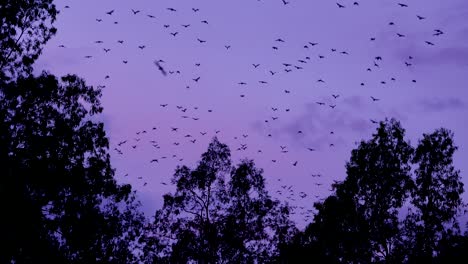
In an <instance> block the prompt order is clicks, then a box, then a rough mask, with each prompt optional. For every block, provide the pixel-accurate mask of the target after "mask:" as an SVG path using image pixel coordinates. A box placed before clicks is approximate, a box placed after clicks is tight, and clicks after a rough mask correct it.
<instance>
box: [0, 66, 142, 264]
mask: <svg viewBox="0 0 468 264" xmlns="http://www.w3.org/2000/svg"><path fill="white" fill-rule="evenodd" d="M100 95H101V91H100V90H97V89H93V88H92V87H90V86H87V85H86V84H85V82H84V81H83V80H81V79H80V78H78V77H76V76H73V75H69V76H65V77H63V78H61V80H57V79H56V78H55V77H54V76H52V75H49V74H47V73H43V74H42V75H41V76H39V77H27V78H23V77H20V78H19V79H18V80H17V81H15V82H10V83H9V84H8V85H5V86H4V87H2V90H1V92H0V102H1V103H0V120H1V122H0V162H1V165H2V166H1V171H0V173H1V175H0V203H1V206H0V207H1V208H2V211H3V213H2V217H1V218H0V230H1V231H0V233H1V234H2V236H1V237H0V239H1V240H2V243H1V244H2V245H4V246H3V248H2V250H1V252H2V253H1V254H0V263H9V262H11V261H15V263H96V262H99V263H128V262H131V261H133V254H132V252H131V250H132V242H133V241H135V240H136V237H137V236H139V225H141V223H142V221H143V219H142V216H141V215H140V214H139V213H138V211H136V208H137V207H138V204H137V203H136V202H135V200H134V196H133V193H132V192H131V187H130V186H129V185H118V184H117V183H116V182H115V180H114V178H113V176H114V171H113V169H112V168H111V165H110V159H109V154H108V140H107V137H106V134H105V131H104V127H103V124H102V123H99V122H96V121H93V118H94V117H95V116H96V115H97V114H99V113H100V112H101V111H102V107H101V105H100V101H99V98H100Z"/></svg>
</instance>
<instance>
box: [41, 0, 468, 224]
mask: <svg viewBox="0 0 468 264" xmlns="http://www.w3.org/2000/svg"><path fill="white" fill-rule="evenodd" d="M357 2H358V4H357V5H356V4H353V3H354V1H351V0H340V1H339V4H340V5H343V6H344V7H343V8H340V7H339V6H338V4H337V3H336V2H335V1H328V0H288V4H286V5H285V4H284V3H283V1H282V0H261V1H257V0H230V1H228V0H158V1H155V0H99V1H96V0H60V1H56V4H57V6H58V8H59V9H60V10H61V11H60V14H59V16H58V20H57V22H56V27H57V28H58V33H57V35H56V36H55V37H54V38H53V39H52V40H51V41H49V43H48V44H47V46H46V47H45V49H44V52H43V54H42V56H41V57H40V59H39V60H38V61H37V63H36V69H40V70H47V71H50V72H52V73H54V74H58V75H64V74H68V73H73V74H77V75H79V76H80V77H83V78H84V79H85V80H86V81H87V83H88V84H90V85H93V86H98V85H105V88H104V89H103V98H102V101H103V105H104V114H103V115H102V116H101V118H102V121H103V122H104V123H105V126H106V130H107V133H108V136H109V137H110V140H111V146H110V148H111V154H112V162H113V165H114V166H115V168H116V177H117V179H118V180H119V181H121V182H122V183H131V184H132V185H133V187H134V188H135V189H136V190H137V192H138V196H139V198H140V200H141V201H142V203H143V208H144V211H145V212H146V213H148V215H152V214H153V213H154V211H155V210H156V209H158V208H160V207H161V205H162V195H163V194H164V193H166V192H169V191H171V190H173V187H172V186H171V185H170V179H171V177H172V175H173V173H174V170H175V168H176V166H177V165H187V166H189V167H194V166H195V165H196V162H197V161H198V160H199V159H200V154H201V153H202V152H203V151H205V150H206V149H207V147H208V144H209V142H210V141H211V139H212V137H213V136H215V135H216V136H217V137H218V138H219V140H220V141H221V142H223V143H226V144H228V145H229V147H230V149H231V152H232V155H233V160H234V161H235V162H234V163H237V161H239V160H240V159H242V158H251V159H254V161H255V163H256V165H257V166H258V167H259V168H262V169H264V176H265V178H266V179H267V185H268V188H269V190H270V193H271V194H272V195H273V196H274V197H277V198H279V199H280V200H283V201H287V202H288V203H289V204H291V205H295V206H298V208H297V209H296V212H297V213H296V216H295V217H294V219H295V220H297V222H298V223H299V224H300V225H302V224H303V223H305V221H310V220H311V219H310V218H309V220H304V215H301V213H302V214H304V212H305V211H306V210H308V209H312V204H313V202H314V201H318V200H319V199H321V198H324V197H326V196H327V195H329V194H330V193H331V191H330V184H331V183H333V181H334V180H343V179H344V178H345V176H346V174H345V164H346V162H347V161H348V160H349V158H350V154H351V150H352V149H353V148H355V147H357V145H356V144H355V142H359V141H360V140H362V139H364V140H368V139H370V138H371V136H372V133H374V132H375V128H376V126H377V125H376V124H374V123H373V122H371V120H375V121H381V120H384V119H385V118H392V117H394V118H396V119H397V120H399V121H400V122H401V124H402V126H403V128H405V129H406V132H407V139H409V140H410V141H411V143H412V145H413V146H415V145H416V144H417V141H418V139H419V138H421V137H422V134H423V133H431V132H433V131H434V130H435V129H437V128H440V127H445V128H448V129H450V130H452V131H453V132H454V134H455V144H456V145H457V146H458V147H459V149H458V151H457V152H456V154H455V167H456V168H457V169H459V170H460V171H461V177H462V178H463V182H464V184H465V189H467V186H468V176H467V172H468V159H467V157H468V125H467V123H468V102H467V99H466V98H467V95H468V90H467V88H468V1H466V0H444V1H441V0H412V1H408V0H399V1H395V0H381V1H371V0H357ZM399 3H400V4H402V5H399ZM406 5H407V6H406ZM66 6H68V7H69V8H65V7H66ZM107 13H109V14H107ZM119 41H121V42H122V41H123V42H122V43H119ZM62 45H63V46H62ZM139 46H140V47H139ZM143 46H144V47H143ZM104 49H106V50H104ZM89 56H92V57H89ZM158 60H162V61H163V62H160V65H161V66H162V67H163V68H164V69H165V71H167V76H164V75H163V74H162V72H161V71H160V70H158V67H157V66H156V65H155V64H154V61H158ZM124 61H125V62H126V63H125V62H124ZM285 65H286V66H285ZM106 76H108V78H106ZM318 103H323V105H322V104H318ZM165 104H167V106H165V107H163V106H161V105H165ZM266 121H267V122H266ZM153 127H155V128H156V129H155V130H154V129H153ZM171 128H178V129H177V131H176V132H175V131H172V129H171ZM143 130H146V131H147V133H146V134H145V133H142V131H143ZM216 131H219V132H218V133H216ZM137 132H140V133H139V134H137ZM205 132H206V134H205V135H202V133H203V134H204V133H205ZM124 140H127V143H125V144H121V145H120V146H118V143H119V142H122V141H124ZM151 141H154V142H151ZM132 146H136V147H135V148H133V147H132ZM114 148H117V149H118V150H115V149H114ZM310 149H313V151H311V150H310ZM259 150H261V152H259ZM119 151H121V153H122V154H119ZM174 155H176V156H175V157H174ZM164 157H166V158H164ZM153 159H157V160H158V162H152V163H151V162H150V161H151V160H153ZM272 160H275V161H276V162H273V161H272ZM296 161H297V164H296V166H293V164H294V163H295V162H296ZM126 174H128V176H125V175H126ZM316 174H320V175H321V177H312V175H316ZM162 182H164V183H168V185H163V184H162ZM144 183H147V184H146V185H145V186H144ZM320 184H322V185H320ZM282 185H287V186H292V187H291V189H292V190H294V195H292V196H290V195H288V194H287V193H288V192H286V191H284V190H283V189H282V187H281V186H282ZM278 190H283V195H279V194H277V193H276V192H277V191H278ZM300 192H304V193H305V194H307V196H306V197H305V198H301V197H300V195H299V194H300ZM285 193H286V194H285ZM463 198H464V200H465V201H468V193H467V192H465V194H464V195H463ZM301 207H304V208H303V209H301ZM308 215H310V214H308ZM311 216H312V215H310V216H309V217H311Z"/></svg>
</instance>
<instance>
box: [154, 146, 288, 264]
mask: <svg viewBox="0 0 468 264" xmlns="http://www.w3.org/2000/svg"><path fill="white" fill-rule="evenodd" d="M262 173H263V171H262V170H260V169H257V168H255V165H254V163H253V161H250V160H243V161H241V163H240V164H239V165H238V166H237V167H231V161H230V150H229V148H228V147H227V146H226V145H224V144H222V143H220V142H219V141H218V140H217V138H214V139H213V141H212V142H211V143H210V145H209V147H208V150H207V151H206V152H205V153H203V155H202V159H201V161H200V162H199V164H198V166H197V167H196V168H195V169H193V170H191V169H189V168H188V167H186V166H182V167H178V168H177V169H176V172H175V175H174V178H173V183H174V184H175V185H176V191H175V193H174V194H166V195H165V196H164V206H163V208H162V209H161V210H159V211H157V212H156V216H155V219H156V221H155V223H154V225H153V229H152V230H151V231H150V232H151V233H152V234H153V238H151V237H149V238H147V239H149V241H153V242H150V245H152V247H147V248H146V252H147V254H148V256H152V257H150V259H148V260H147V261H152V262H154V261H156V260H158V259H159V261H168V262H170V263H186V262H189V261H198V262H200V263H220V262H225V261H230V262H234V263H254V262H261V263H264V262H268V261H271V260H273V258H274V257H277V255H278V251H277V246H278V245H279V244H280V243H284V242H285V241H286V239H287V237H288V236H290V234H292V233H293V232H294V227H293V225H292V223H291V222H290V220H289V219H288V215H289V210H288V208H287V207H286V206H284V205H281V204H280V203H279V202H278V201H277V200H273V199H272V198H271V197H270V196H269V195H268V192H267V191H266V189H265V180H264V178H263V176H262ZM226 178H229V179H228V182H226ZM158 246H160V247H162V250H160V251H159V253H160V254H159V255H158Z"/></svg>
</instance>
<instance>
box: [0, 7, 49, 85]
mask: <svg viewBox="0 0 468 264" xmlns="http://www.w3.org/2000/svg"><path fill="white" fill-rule="evenodd" d="M57 13H58V11H57V9H56V8H55V5H54V4H53V0H3V1H1V3H0V14H1V15H0V84H1V82H2V81H3V80H6V79H11V78H13V79H14V78H16V77H18V76H19V75H23V76H27V75H28V74H29V73H31V70H32V68H31V66H32V64H33V63H34V61H35V60H36V59H37V58H38V56H39V55H40V54H41V51H42V47H43V45H44V44H45V43H46V42H47V41H48V40H49V39H50V38H51V37H52V36H53V35H54V34H55V33H56V29H55V28H54V27H53V26H52V24H53V22H54V21H55V18H56V15H57Z"/></svg>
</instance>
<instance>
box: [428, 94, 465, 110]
mask: <svg viewBox="0 0 468 264" xmlns="http://www.w3.org/2000/svg"><path fill="white" fill-rule="evenodd" d="M419 105H420V106H421V108H422V110H424V111H435V112H440V111H447V110H457V109H460V108H464V107H465V103H464V102H463V101H462V100H461V99H459V98H454V97H453V98H432V99H424V100H421V101H420V103H419Z"/></svg>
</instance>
